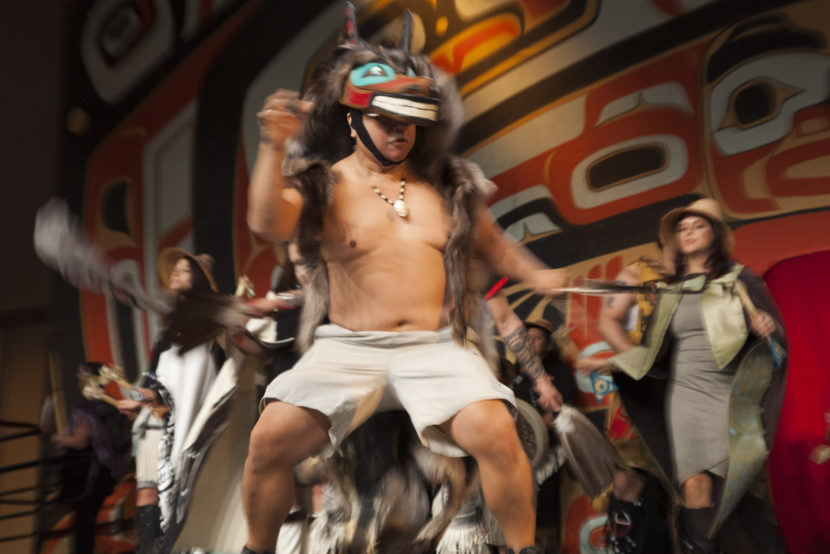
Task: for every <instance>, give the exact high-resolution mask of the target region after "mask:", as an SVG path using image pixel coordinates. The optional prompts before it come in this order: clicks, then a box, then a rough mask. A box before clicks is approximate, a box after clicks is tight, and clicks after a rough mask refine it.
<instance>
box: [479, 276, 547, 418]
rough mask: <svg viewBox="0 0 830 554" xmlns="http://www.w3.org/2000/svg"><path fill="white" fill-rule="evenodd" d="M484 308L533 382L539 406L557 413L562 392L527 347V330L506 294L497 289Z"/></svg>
mask: <svg viewBox="0 0 830 554" xmlns="http://www.w3.org/2000/svg"><path fill="white" fill-rule="evenodd" d="M487 307H488V308H489V310H490V313H491V314H492V316H493V319H494V320H495V322H496V329H498V332H499V335H501V337H502V339H503V340H504V344H505V346H506V347H507V348H508V349H509V350H510V351H511V352H513V355H514V356H516V362H517V365H518V366H519V370H520V371H521V372H522V373H523V374H524V375H526V376H527V377H528V378H530V379H531V380H532V381H533V388H534V390H535V391H536V393H537V394H538V395H539V405H540V406H541V407H542V408H544V409H545V410H548V411H554V412H558V411H559V410H560V409H561V408H562V395H561V394H560V393H559V390H558V389H557V388H556V387H555V386H554V385H553V380H552V379H551V377H550V375H548V374H547V373H546V372H545V368H544V366H543V365H542V361H541V360H540V359H539V356H537V355H536V354H534V353H533V350H532V349H531V348H530V341H529V340H528V335H527V329H525V326H524V323H523V322H522V320H521V319H519V316H517V315H516V313H515V312H514V311H513V309H512V308H510V303H509V302H508V301H507V297H506V296H505V295H504V293H502V292H499V293H497V294H495V295H494V296H493V297H492V298H490V299H489V300H488V301H487Z"/></svg>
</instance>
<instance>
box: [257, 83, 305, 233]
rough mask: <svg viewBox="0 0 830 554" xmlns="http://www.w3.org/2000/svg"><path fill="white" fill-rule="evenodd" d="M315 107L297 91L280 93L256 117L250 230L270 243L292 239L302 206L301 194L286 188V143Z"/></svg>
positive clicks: (270, 97)
mask: <svg viewBox="0 0 830 554" xmlns="http://www.w3.org/2000/svg"><path fill="white" fill-rule="evenodd" d="M312 107H313V106H312V104H311V103H310V102H305V101H302V100H300V99H299V95H298V94H297V93H296V92H292V91H287V90H278V91H277V92H275V93H274V94H272V95H271V96H269V97H268V98H267V99H266V100H265V104H264V105H263V107H262V110H261V111H260V112H259V113H258V114H257V120H258V122H259V130H260V141H259V146H258V150H257V156H256V161H255V162H254V168H253V171H252V172H251V182H250V184H249V185H248V228H250V229H251V231H252V232H254V233H255V234H256V235H259V236H261V237H263V238H266V239H269V240H289V239H290V238H291V235H292V234H293V232H294V227H295V226H296V225H297V220H298V219H299V217H300V212H301V211H302V207H303V199H302V195H301V194H300V192H299V191H298V190H296V189H294V188H287V187H286V186H285V177H284V176H283V174H282V163H283V160H284V159H285V148H286V141H287V140H288V139H291V138H293V137H295V136H296V135H297V134H298V133H299V132H300V130H301V129H302V126H303V123H304V122H305V119H306V117H307V115H308V113H309V112H310V111H311V108H312Z"/></svg>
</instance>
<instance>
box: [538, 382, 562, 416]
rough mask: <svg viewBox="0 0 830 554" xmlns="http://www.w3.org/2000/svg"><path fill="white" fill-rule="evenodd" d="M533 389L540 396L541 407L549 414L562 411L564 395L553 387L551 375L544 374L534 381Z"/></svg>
mask: <svg viewBox="0 0 830 554" xmlns="http://www.w3.org/2000/svg"><path fill="white" fill-rule="evenodd" d="M533 389H534V390H535V391H536V394H538V395H539V400H538V402H539V406H541V407H542V408H543V409H545V410H546V411H549V412H558V411H559V410H561V409H562V394H561V393H560V392H559V389H557V388H556V387H555V386H554V385H553V381H552V379H551V378H550V375H548V374H546V373H543V374H542V375H540V376H539V377H537V378H536V380H535V381H533Z"/></svg>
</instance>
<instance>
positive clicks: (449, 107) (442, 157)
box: [283, 36, 496, 362]
mask: <svg viewBox="0 0 830 554" xmlns="http://www.w3.org/2000/svg"><path fill="white" fill-rule="evenodd" d="M401 42H402V44H408V42H409V41H408V39H407V37H404V38H403V39H402V41H401ZM377 60H382V61H383V62H385V63H387V64H388V65H390V66H391V67H393V68H394V69H395V71H396V72H397V73H400V74H412V73H414V75H416V76H419V77H429V78H431V79H432V80H433V82H434V85H433V86H434V89H435V92H436V96H437V97H438V99H439V100H440V108H439V111H438V117H437V121H436V122H435V123H434V124H432V125H429V126H419V127H418V129H417V133H416V139H415V144H414V146H413V149H412V152H411V153H410V155H409V158H408V160H407V169H408V170H409V171H412V172H413V173H415V174H416V176H417V177H418V178H419V179H421V180H423V181H426V182H428V183H430V184H431V185H432V186H433V187H435V189H436V190H437V191H438V192H439V193H440V194H441V196H442V198H443V201H444V206H445V209H446V210H447V212H448V213H449V215H450V216H451V217H452V222H453V224H452V229H451V230H450V234H449V238H448V242H447V245H446V247H445V249H444V266H445V269H446V273H447V283H448V289H447V290H448V302H449V303H450V322H451V325H452V330H453V336H454V338H455V339H456V340H457V341H458V342H460V343H464V342H465V341H466V334H467V328H468V326H470V327H472V328H473V329H474V330H475V331H476V332H477V333H478V334H479V336H482V337H484V336H486V334H485V333H484V328H483V324H482V319H481V316H480V312H481V311H482V302H481V286H482V283H479V282H476V279H474V278H473V275H474V274H475V273H476V272H475V269H476V268H474V264H475V262H474V261H473V260H472V259H471V255H470V253H471V252H473V250H474V248H473V241H474V235H475V227H476V223H477V221H476V219H477V208H478V206H480V205H481V203H482V202H483V200H484V199H486V197H487V196H489V194H491V193H492V191H493V189H494V185H493V183H491V182H490V181H488V180H487V179H486V178H485V177H484V175H483V173H482V172H481V170H480V169H479V167H478V166H477V165H475V164H474V163H472V162H470V161H467V160H464V159H462V158H460V157H457V156H453V155H451V154H449V152H450V151H451V149H452V145H453V143H454V142H455V138H456V136H457V133H458V129H459V127H460V123H461V119H462V110H461V99H460V96H459V94H458V91H457V89H456V87H455V84H454V83H453V80H452V77H451V76H449V75H447V74H445V73H443V72H442V71H441V70H439V69H438V68H437V67H435V66H434V65H432V64H431V63H430V61H429V59H428V58H427V57H426V56H423V55H419V54H413V53H410V52H408V51H407V49H405V48H398V49H395V48H386V47H383V46H379V45H376V44H371V43H368V42H366V41H363V40H360V39H359V38H357V37H356V36H351V37H350V40H346V41H343V42H342V43H341V44H340V45H339V46H338V47H336V48H335V49H334V50H333V51H332V52H331V53H330V54H329V55H328V56H326V57H325V58H324V59H323V60H322V61H321V62H320V63H319V65H318V66H317V68H316V70H315V72H314V76H313V78H312V80H311V84H310V86H309V88H308V90H307V91H306V92H305V94H304V98H305V99H306V100H309V101H311V102H313V103H314V108H313V110H312V112H311V114H310V115H309V117H308V119H307V120H306V123H305V125H304V127H303V130H302V132H301V133H300V135H299V137H298V138H297V140H296V141H294V142H293V143H292V144H290V145H289V148H288V155H287V156H286V161H285V164H284V166H283V172H284V173H285V174H286V175H287V176H289V177H290V180H291V181H292V183H293V186H295V187H296V188H297V189H298V190H299V191H300V193H301V194H302V196H303V200H304V202H303V213H302V214H301V216H300V220H299V225H298V245H299V247H300V251H301V253H302V255H303V258H304V260H305V262H306V263H307V264H308V265H309V268H310V271H311V278H310V283H309V285H307V287H306V294H307V297H306V305H305V307H304V309H303V314H302V318H301V324H300V331H299V334H298V346H299V347H300V350H301V351H305V350H307V349H308V347H309V346H310V345H311V342H312V340H313V333H314V329H315V328H316V326H317V325H319V323H320V322H321V321H322V320H323V318H324V317H325V316H326V314H327V309H328V273H327V270H326V266H325V262H324V261H323V260H322V257H321V242H322V229H323V216H324V214H325V212H326V208H327V206H328V205H329V202H330V200H331V198H332V190H333V187H334V186H335V185H336V178H335V176H334V174H333V173H332V171H331V165H333V164H334V163H336V162H337V161H339V160H341V159H343V158H345V157H346V156H348V155H350V154H351V153H352V151H353V149H354V147H353V144H352V141H351V138H350V134H349V128H348V124H347V121H346V113H347V109H346V107H345V106H343V105H342V104H340V103H339V100H340V98H341V95H342V93H343V87H344V84H345V80H346V78H347V76H348V74H349V72H350V71H351V70H352V69H353V68H355V67H358V66H360V65H363V64H366V63H368V62H372V61H377ZM484 342H485V343H486V344H483V345H482V346H483V352H482V353H483V354H484V355H485V357H486V358H487V359H488V360H489V361H491V362H494V361H495V360H496V355H495V349H494V348H492V345H491V343H490V342H489V341H484Z"/></svg>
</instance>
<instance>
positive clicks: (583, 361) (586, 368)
mask: <svg viewBox="0 0 830 554" xmlns="http://www.w3.org/2000/svg"><path fill="white" fill-rule="evenodd" d="M574 367H576V370H577V371H579V372H580V373H582V374H583V375H590V374H591V373H609V372H610V371H611V370H612V365H611V364H610V363H609V362H608V359H607V358H580V359H578V360H577V361H576V362H575V363H574Z"/></svg>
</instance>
